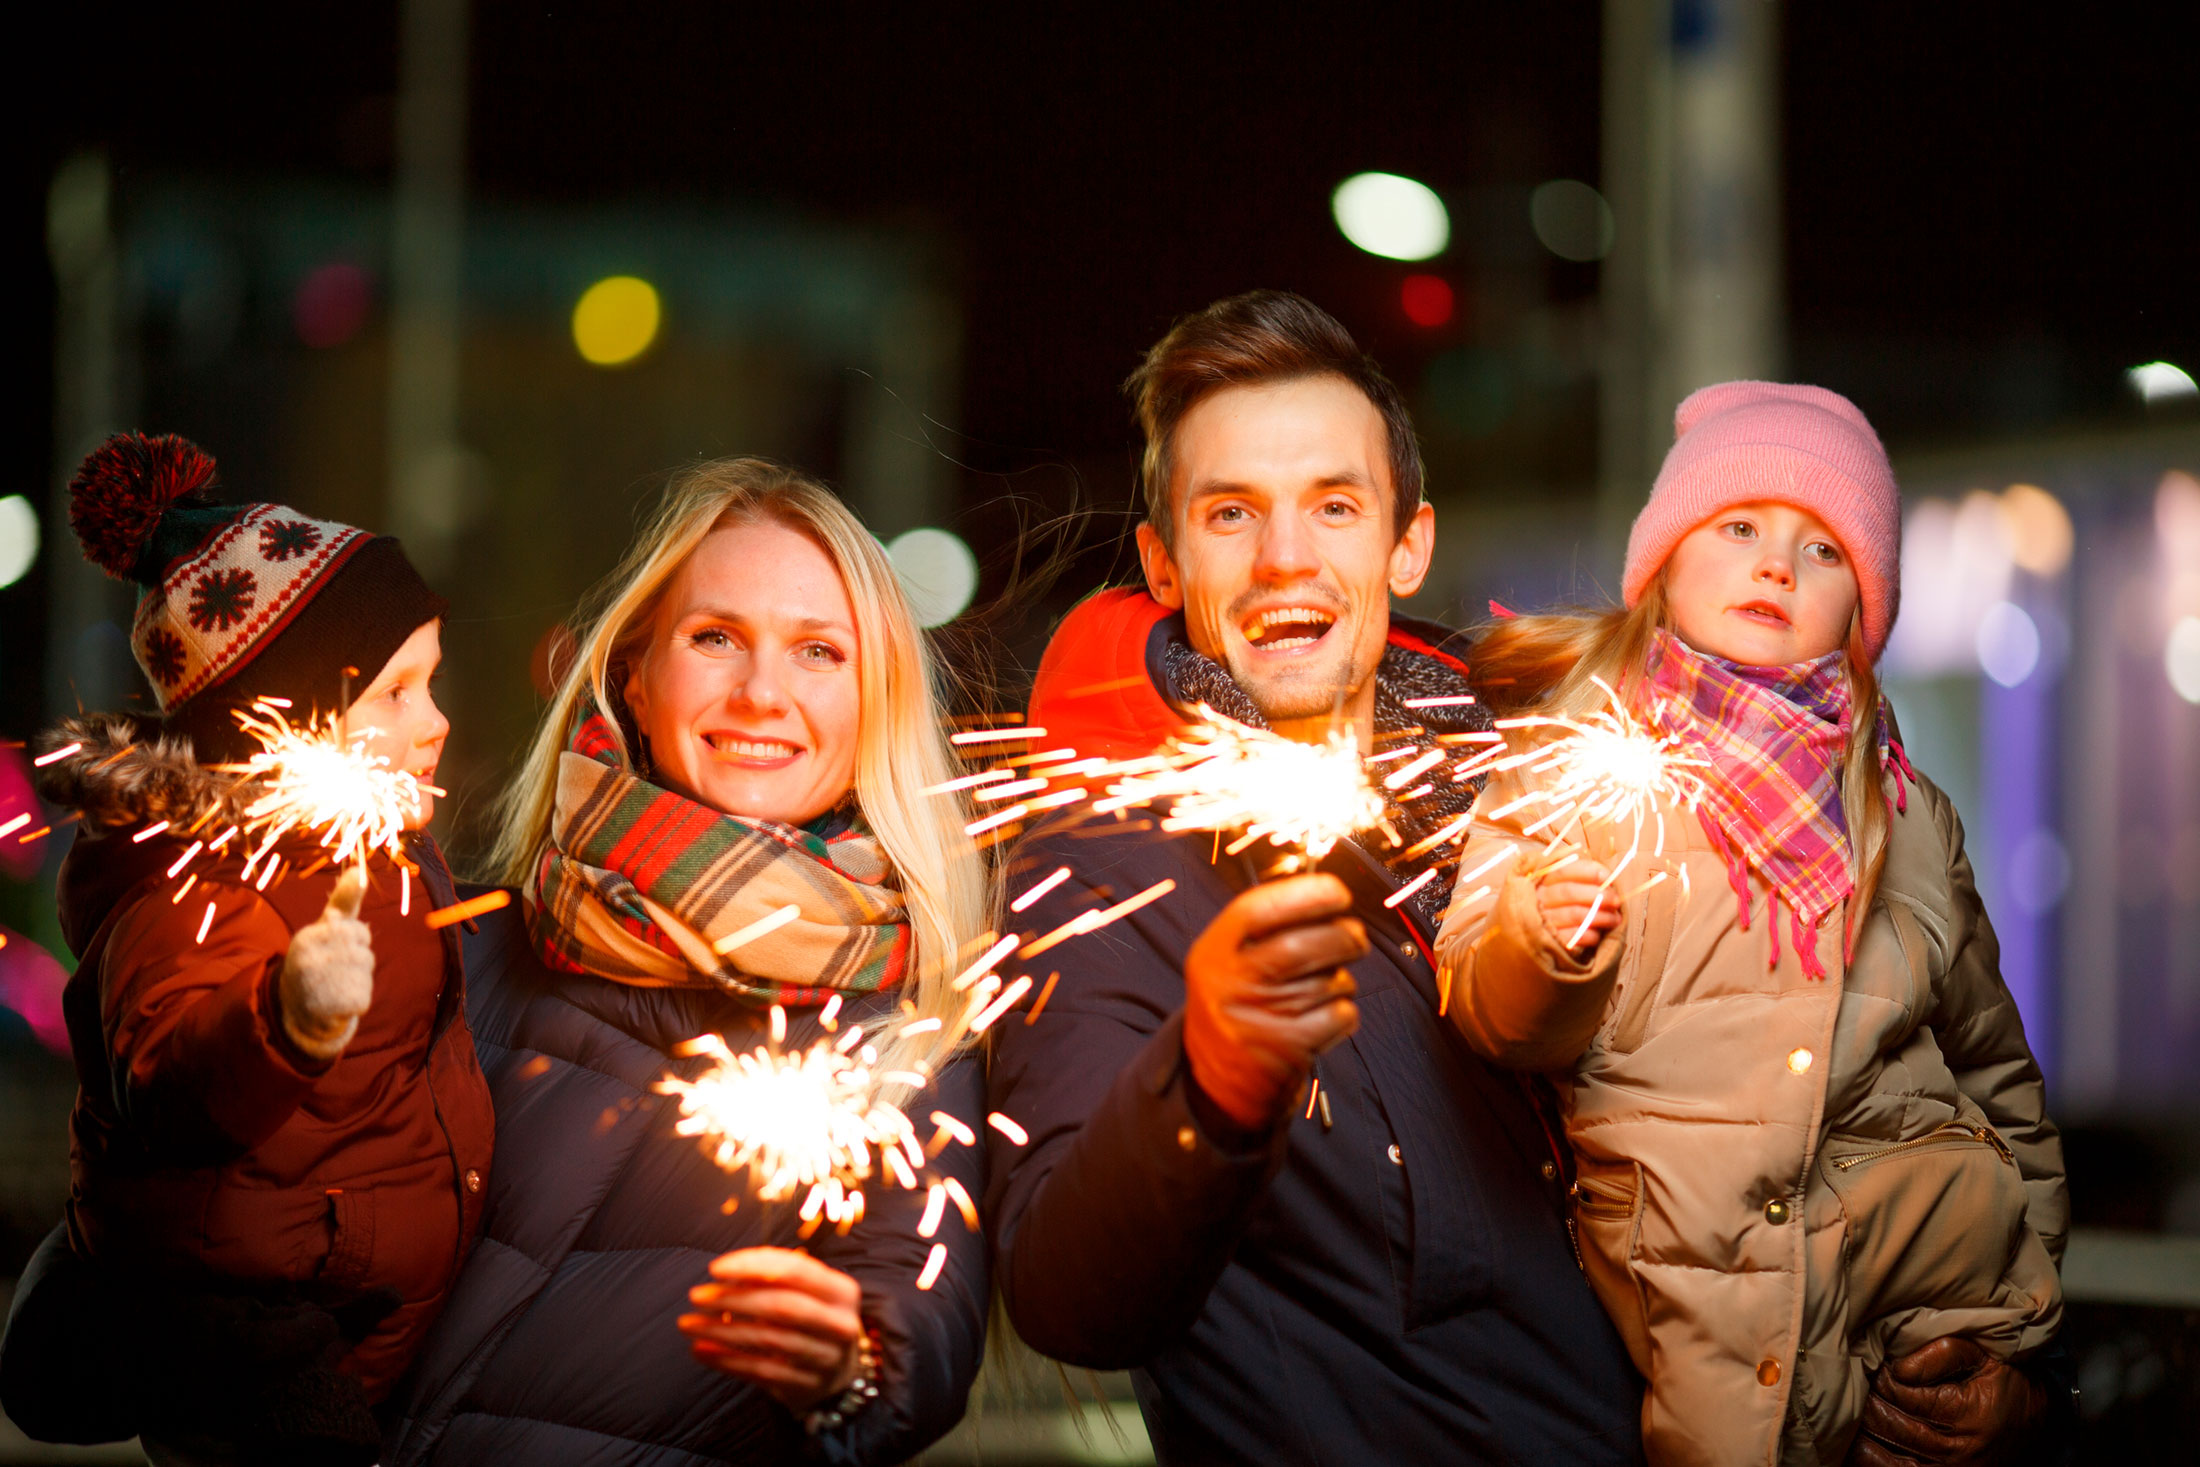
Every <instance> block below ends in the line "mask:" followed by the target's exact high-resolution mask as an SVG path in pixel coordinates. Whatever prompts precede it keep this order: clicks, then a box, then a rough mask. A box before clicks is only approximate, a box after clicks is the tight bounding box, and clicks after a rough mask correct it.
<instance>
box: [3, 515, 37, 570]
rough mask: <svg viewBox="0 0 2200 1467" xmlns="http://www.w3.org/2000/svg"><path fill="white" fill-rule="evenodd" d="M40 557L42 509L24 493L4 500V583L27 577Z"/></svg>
mask: <svg viewBox="0 0 2200 1467" xmlns="http://www.w3.org/2000/svg"><path fill="white" fill-rule="evenodd" d="M37 560H38V511H37V510H35V509H32V508H31V502H30V501H29V500H28V499H25V498H24V497H23V496H22V495H20V494H10V495H9V496H8V497H7V498H5V499H0V586H12V585H14V584H15V583H16V582H17V581H20V580H22V579H23V577H24V575H25V573H27V572H28V571H29V570H30V568H31V566H32V565H33V564H35V563H36V562H37Z"/></svg>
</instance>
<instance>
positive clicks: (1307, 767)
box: [1092, 704, 1383, 869]
mask: <svg viewBox="0 0 2200 1467" xmlns="http://www.w3.org/2000/svg"><path fill="white" fill-rule="evenodd" d="M1198 718H1199V721H1198V722H1197V723H1196V724H1194V725H1192V726H1191V727H1190V728H1188V729H1186V730H1185V731H1184V732H1183V733H1181V734H1179V735H1178V736H1177V737H1176V738H1175V739H1174V740H1172V741H1171V743H1170V745H1169V747H1168V749H1167V750H1165V751H1164V752H1163V753H1162V754H1160V755H1158V756H1156V757H1155V758H1153V759H1148V760H1134V761H1131V763H1130V764H1128V765H1126V766H1124V773H1123V775H1122V777H1121V778H1119V779H1118V780H1116V782H1115V783H1113V784H1111V785H1109V786H1108V797H1107V798H1106V799H1104V800H1097V801H1095V802H1094V803H1093V806H1092V808H1093V810H1094V811H1095V812H1097V813H1104V812H1106V811H1109V810H1119V809H1124V808H1127V807H1129V806H1132V805H1148V804H1153V803H1155V802H1158V801H1167V802H1169V805H1168V810H1167V813H1166V814H1164V815H1163V816H1162V819H1161V828H1162V829H1163V830H1168V831H1185V830H1212V831H1217V832H1220V831H1226V830H1230V831H1236V832H1237V837H1236V839H1234V840H1233V841H1232V842H1231V843H1230V844H1229V846H1228V847H1226V850H1227V851H1228V852H1229V853H1230V854H1232V855H1235V854H1236V853H1237V852H1239V851H1242V850H1244V849H1245V848H1246V847H1248V846H1250V845H1252V844H1254V843H1255V842H1256V841H1261V840H1266V841H1268V842H1269V843H1271V844H1273V845H1276V846H1279V847H1282V848H1283V849H1284V851H1285V852H1286V856H1285V866H1286V869H1297V868H1298V867H1300V866H1304V865H1309V864H1311V863H1313V862H1315V861H1318V860H1320V859H1321V858H1322V857H1323V856H1325V855H1327V854H1328V853H1329V851H1330V849H1331V848H1332V847H1333V846H1335V845H1336V844H1337V842H1338V841H1340V840H1343V839H1345V838H1346V837H1347V836H1350V835H1353V834H1355V833H1356V832H1358V831H1362V830H1366V829H1368V828H1370V827H1371V826H1374V825H1377V824H1379V823H1380V822H1381V821H1382V819H1383V798H1382V795H1381V793H1380V792H1378V791H1377V790H1376V788H1375V786H1374V785H1373V784H1372V783H1370V782H1369V780H1368V777H1367V769H1366V766H1365V764H1364V763H1363V761H1362V760H1361V758H1360V750H1359V745H1358V743H1357V742H1356V741H1355V740H1354V739H1353V737H1352V735H1351V734H1350V733H1349V732H1347V731H1343V730H1340V731H1338V732H1336V733H1334V734H1332V735H1331V736H1330V737H1329V739H1328V741H1327V742H1326V743H1320V744H1308V743H1300V742H1298V741H1297V740H1295V739H1287V738H1284V737H1283V736H1282V735H1280V734H1275V733H1271V732H1269V731H1268V730H1266V729H1258V728H1249V727H1247V726H1246V725H1245V724H1242V723H1239V722H1237V721H1236V720H1235V719H1231V718H1225V717H1224V716H1223V715H1221V714H1219V713H1217V712H1215V711H1214V710H1213V709H1212V708H1209V707H1207V706H1206V705H1205V704H1201V705H1200V707H1199V712H1198Z"/></svg>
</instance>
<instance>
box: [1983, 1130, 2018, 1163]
mask: <svg viewBox="0 0 2200 1467" xmlns="http://www.w3.org/2000/svg"><path fill="white" fill-rule="evenodd" d="M1977 1131H1978V1138H1979V1140H1981V1141H1984V1142H1985V1143H1986V1144H1987V1145H1989V1146H1991V1147H1993V1148H1994V1149H1995V1150H1996V1151H1998V1152H2000V1153H2001V1159H2002V1160H2003V1161H2006V1162H2008V1163H2009V1164H2010V1165H2011V1166H2015V1165H2016V1164H2017V1154H2016V1153H2015V1152H2014V1151H2011V1150H2010V1149H2009V1143H2008V1142H2006V1141H2004V1140H2002V1139H2001V1133H2000V1132H1999V1131H1996V1130H1995V1129H1994V1128H1993V1127H1992V1126H1987V1125H1981V1126H1979V1127H1977Z"/></svg>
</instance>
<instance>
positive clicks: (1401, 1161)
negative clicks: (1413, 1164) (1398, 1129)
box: [1390, 1141, 1406, 1166]
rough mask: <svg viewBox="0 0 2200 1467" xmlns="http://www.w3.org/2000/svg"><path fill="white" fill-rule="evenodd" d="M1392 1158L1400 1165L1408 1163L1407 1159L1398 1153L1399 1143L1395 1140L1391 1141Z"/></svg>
mask: <svg viewBox="0 0 2200 1467" xmlns="http://www.w3.org/2000/svg"><path fill="white" fill-rule="evenodd" d="M1390 1159H1391V1160H1392V1161H1394V1162H1396V1163H1397V1164H1398V1165H1399V1166H1404V1165H1405V1164H1406V1159H1405V1158H1404V1157H1403V1156H1400V1155H1399V1154H1398V1143H1397V1142H1395V1141H1393V1142H1391V1143H1390Z"/></svg>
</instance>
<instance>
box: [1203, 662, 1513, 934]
mask: <svg viewBox="0 0 2200 1467" xmlns="http://www.w3.org/2000/svg"><path fill="white" fill-rule="evenodd" d="M1162 668H1163V671H1164V672H1166V673H1167V675H1168V679H1169V686H1168V689H1167V692H1168V694H1169V696H1170V697H1171V698H1172V699H1173V700H1174V701H1176V702H1177V703H1180V704H1183V705H1184V706H1186V707H1190V706H1192V705H1194V704H1197V703H1205V704H1206V705H1207V706H1208V707H1210V708H1212V709H1214V710H1215V712H1217V713H1220V714H1223V715H1225V716H1227V717H1230V718H1234V719H1236V720H1237V721H1238V722H1240V723H1244V724H1250V725H1252V726H1253V727H1254V728H1266V727H1268V720H1267V719H1266V718H1264V717H1263V716H1262V715H1261V711H1260V710H1259V709H1258V708H1256V707H1254V706H1253V700H1252V699H1251V698H1249V697H1247V696H1246V695H1245V690H1244V689H1243V688H1240V687H1239V686H1238V685H1237V683H1236V682H1235V681H1234V680H1233V679H1232V678H1231V676H1230V674H1229V673H1228V672H1227V671H1226V670H1225V669H1224V668H1223V667H1222V665H1221V664H1220V663H1218V662H1215V661H1213V660H1211V659H1210V658H1207V657H1203V656H1201V655H1200V654H1199V653H1198V652H1195V651H1193V650H1192V646H1191V644H1190V643H1189V642H1186V641H1184V640H1183V639H1182V638H1172V639H1171V640H1170V642H1169V645H1168V650H1167V651H1166V652H1165V653H1164V654H1163V657H1162ZM1471 691H1472V689H1471V688H1470V687H1469V686H1468V683H1467V680H1466V678H1465V677H1464V676H1462V675H1461V674H1460V672H1459V669H1457V668H1456V667H1453V666H1452V665H1451V664H1450V663H1448V662H1446V661H1444V660H1443V659H1442V658H1439V657H1431V656H1429V655H1428V654H1427V653H1425V652H1414V651H1410V650H1408V649H1407V648H1404V647H1400V646H1398V645H1396V644H1395V643H1393V644H1391V645H1390V646H1387V647H1385V648H1384V649H1383V660H1382V662H1381V663H1380V664H1379V665H1378V666H1377V667H1376V669H1375V740H1376V743H1377V745H1378V748H1377V752H1378V753H1380V752H1382V747H1383V746H1387V745H1390V744H1392V743H1394V742H1396V741H1397V740H1399V739H1414V738H1419V737H1422V736H1423V731H1424V730H1425V731H1426V733H1427V734H1458V733H1480V732H1483V731H1485V730H1487V729H1488V728H1489V727H1490V726H1491V719H1490V711H1489V709H1487V708H1484V707H1483V706H1482V705H1481V704H1480V703H1454V704H1449V705H1447V706H1443V707H1437V708H1408V707H1407V706H1405V705H1406V703H1407V702H1408V701H1409V700H1416V699H1422V698H1456V697H1459V696H1461V695H1463V694H1466V693H1469V692H1471ZM1467 752H1468V751H1465V750H1462V751H1461V757H1462V758H1463V757H1465V754H1466V753H1467ZM1417 782H1418V781H1417ZM1435 785H1436V788H1435V789H1434V790H1431V791H1430V792H1429V793H1428V794H1425V795H1423V796H1421V798H1419V799H1417V800H1413V801H1410V802H1408V803H1405V804H1400V803H1399V802H1398V801H1397V800H1396V799H1395V798H1394V796H1393V792H1392V791H1389V790H1384V791H1383V803H1384V804H1385V805H1386V806H1387V807H1388V809H1389V813H1390V823H1391V825H1392V827H1393V828H1395V829H1396V830H1397V832H1398V836H1399V840H1400V844H1399V846H1398V847H1397V849H1396V850H1384V849H1383V840H1384V838H1383V836H1382V834H1381V833H1380V832H1379V831H1378V832H1372V833H1370V834H1369V835H1367V836H1365V837H1363V838H1362V843H1363V844H1364V845H1366V846H1367V848H1368V849H1369V850H1370V851H1372V852H1373V853H1374V855H1375V856H1376V858H1377V859H1378V860H1382V861H1385V862H1387V863H1388V865H1389V866H1390V868H1391V870H1393V871H1395V872H1396V873H1397V874H1398V877H1399V879H1400V880H1401V881H1411V880H1413V878H1415V877H1416V876H1419V875H1420V874H1421V873H1422V872H1423V871H1426V870H1428V869H1430V868H1431V867H1433V868H1435V870H1436V875H1435V877H1434V878H1432V879H1431V880H1430V881H1429V882H1428V884H1427V885H1425V886H1423V887H1422V888H1421V889H1420V890H1419V891H1416V892H1415V893H1414V894H1413V895H1412V896H1411V897H1410V898H1408V899H1407V905H1408V906H1410V907H1411V908H1412V910H1413V915H1414V917H1415V919H1416V920H1417V921H1418V922H1419V923H1420V924H1421V927H1422V930H1423V931H1424V932H1428V933H1434V932H1435V931H1436V928H1437V924H1438V923H1439V922H1440V921H1441V920H1442V918H1443V915H1444V908H1445V907H1446V906H1447V905H1449V904H1450V902H1451V883H1452V878H1453V877H1454V876H1456V875H1457V874H1458V871H1459V867H1458V856H1459V843H1458V842H1457V841H1445V842H1444V843H1443V844H1442V845H1440V846H1438V847H1437V848H1436V849H1434V850H1431V851H1424V852H1422V853H1421V854H1420V855H1417V856H1410V857H1409V856H1406V855H1404V854H1403V853H1404V852H1405V851H1409V850H1411V849H1412V848H1413V847H1415V846H1417V845H1419V844H1421V842H1423V841H1424V840H1426V839H1428V837H1430V836H1432V835H1434V834H1435V833H1436V832H1437V831H1439V830H1441V829H1443V828H1444V826H1446V825H1448V824H1450V823H1451V822H1452V821H1454V820H1457V819H1458V818H1459V817H1460V816H1461V815H1464V814H1466V813H1467V807H1468V806H1469V805H1472V804H1473V803H1474V797H1475V796H1476V795H1478V794H1480V793H1481V791H1482V781H1481V780H1480V779H1474V780H1471V781H1468V782H1467V783H1464V784H1455V783H1453V782H1452V780H1451V779H1450V777H1449V776H1448V775H1447V774H1446V773H1445V772H1444V770H1443V769H1442V768H1441V767H1439V768H1438V769H1437V770H1436V771H1435ZM1379 787H1380V786H1378V788H1379Z"/></svg>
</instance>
